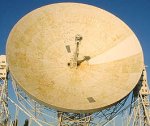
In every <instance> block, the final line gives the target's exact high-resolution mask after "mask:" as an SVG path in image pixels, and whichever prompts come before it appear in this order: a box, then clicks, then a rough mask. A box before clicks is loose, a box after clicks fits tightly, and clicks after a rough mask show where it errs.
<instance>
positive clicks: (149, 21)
mask: <svg viewBox="0 0 150 126" xmlns="http://www.w3.org/2000/svg"><path fill="white" fill-rule="evenodd" d="M58 2H79V3H87V4H90V5H94V6H97V7H100V8H102V9H105V10H107V11H109V12H111V13H113V14H114V15H116V16H117V17H119V18H120V19H122V20H123V21H124V22H125V23H126V24H127V25H128V26H129V27H130V28H131V29H132V30H133V31H134V33H135V34H136V36H137V37H138V39H139V41H140V43H141V45H142V48H143V51H144V57H145V64H146V65H148V66H150V55H149V52H150V51H149V50H150V0H70V1H69V0H0V54H5V45H6V41H7V37H8V35H9V32H10V30H11V29H12V27H13V26H14V25H15V24H16V22H17V21H18V20H19V19H20V18H21V17H23V16H24V15H25V14H27V13H28V12H30V11H32V10H34V9H36V8H38V7H41V6H44V5H47V4H51V3H58ZM147 72H148V75H149V76H148V78H149V80H150V68H147Z"/></svg>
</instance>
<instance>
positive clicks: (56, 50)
mask: <svg viewBox="0 0 150 126" xmlns="http://www.w3.org/2000/svg"><path fill="white" fill-rule="evenodd" d="M6 53H7V62H8V65H9V69H10V73H11V75H12V77H13V79H14V81H15V82H16V83H17V84H18V85H19V86H20V87H21V88H22V89H23V90H24V91H25V92H26V93H27V94H28V95H29V96H30V97H31V98H33V99H34V100H36V101H38V102H39V103H41V104H43V105H45V106H47V107H50V108H55V109H57V110H58V111H63V112H74V113H93V112H96V111H100V110H102V109H105V108H108V107H110V106H112V105H114V104H116V103H117V102H119V101H120V100H122V99H123V98H124V97H126V96H127V95H128V94H129V93H130V92H131V91H132V90H133V88H134V87H135V86H136V84H137V82H138V81H139V78H140V76H141V73H142V70H143V66H144V61H143V53H142V49H141V46H140V44H139V42H138V39H137V38H136V36H135V35H134V33H133V32H132V31H131V30H130V28H129V27H128V26H127V25H126V24H125V23H123V22H122V21H121V20H120V19H118V18H117V17H116V16H114V15H112V14H110V13H108V12H106V11H104V10H102V9H100V8H97V7H93V6H90V5H85V4H79V3H57V4H51V5H47V6H44V7H41V8H38V9H36V10H34V11H32V12H30V13H29V14H27V15H25V16H24V17H23V18H22V19H21V20H20V21H19V22H18V23H17V24H16V25H15V26H14V28H13V29H12V31H11V33H10V35H9V38H8V41H7V47H6Z"/></svg>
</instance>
